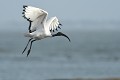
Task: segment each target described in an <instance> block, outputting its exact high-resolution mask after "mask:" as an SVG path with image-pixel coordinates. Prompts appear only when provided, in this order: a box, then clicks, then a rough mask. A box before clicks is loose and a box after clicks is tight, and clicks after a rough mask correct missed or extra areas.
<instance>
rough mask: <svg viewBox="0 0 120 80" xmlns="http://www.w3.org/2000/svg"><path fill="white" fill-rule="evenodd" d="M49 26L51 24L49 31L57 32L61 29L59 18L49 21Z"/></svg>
mask: <svg viewBox="0 0 120 80" xmlns="http://www.w3.org/2000/svg"><path fill="white" fill-rule="evenodd" d="M47 24H49V30H50V31H53V32H54V31H55V30H56V31H57V30H58V29H57V28H60V27H59V25H60V22H59V21H58V18H57V17H52V18H50V19H49V20H48V21H47Z"/></svg>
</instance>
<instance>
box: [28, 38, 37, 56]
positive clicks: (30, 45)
mask: <svg viewBox="0 0 120 80" xmlns="http://www.w3.org/2000/svg"><path fill="white" fill-rule="evenodd" d="M34 41H36V40H32V41H31V43H30V49H29V50H28V53H27V57H28V55H29V54H30V51H31V47H32V43H33V42H34Z"/></svg>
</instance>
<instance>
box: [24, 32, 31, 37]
mask: <svg viewBox="0 0 120 80" xmlns="http://www.w3.org/2000/svg"><path fill="white" fill-rule="evenodd" d="M24 36H25V37H32V35H31V34H30V33H29V32H27V33H24Z"/></svg>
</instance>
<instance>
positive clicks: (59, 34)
mask: <svg viewBox="0 0 120 80" xmlns="http://www.w3.org/2000/svg"><path fill="white" fill-rule="evenodd" d="M55 36H64V37H66V38H67V39H68V40H69V41H70V42H71V40H70V38H69V37H68V36H67V35H65V34H63V33H62V32H58V33H57V34H53V35H52V37H55Z"/></svg>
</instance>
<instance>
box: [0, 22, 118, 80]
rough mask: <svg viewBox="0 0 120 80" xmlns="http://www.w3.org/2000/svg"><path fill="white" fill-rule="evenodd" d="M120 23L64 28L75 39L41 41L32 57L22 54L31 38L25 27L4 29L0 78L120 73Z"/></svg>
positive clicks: (34, 79)
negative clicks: (16, 29) (25, 32)
mask: <svg viewBox="0 0 120 80" xmlns="http://www.w3.org/2000/svg"><path fill="white" fill-rule="evenodd" d="M71 24H72V25H71ZM71 24H70V25H68V24H66V25H65V26H69V27H73V25H75V24H74V23H71ZM14 26H15V25H14ZM17 26H19V25H17ZM79 26H82V27H79ZM103 26H104V27H103ZM119 26H120V24H110V23H109V24H103V25H102V23H101V24H93V23H92V24H86V23H83V24H76V25H75V27H76V28H78V29H77V30H72V29H71V30H69V31H67V30H66V29H65V28H64V29H65V30H64V29H63V30H64V31H63V32H65V33H66V34H67V35H68V36H69V37H70V38H71V41H72V42H71V43H70V42H68V41H67V39H65V38H61V37H57V38H51V39H50V38H49V39H44V40H41V41H37V42H35V43H34V44H33V47H32V51H31V53H30V55H29V57H28V58H27V57H26V52H25V54H23V55H22V54H21V53H22V50H23V49H24V47H25V45H26V43H27V40H28V39H27V38H24V36H23V33H24V32H23V30H18V31H15V30H13V31H10V30H8V31H6V32H3V31H2V30H1V32H0V36H1V39H0V80H46V79H72V78H75V79H77V78H106V77H108V78H112V77H120V35H119V34H120V28H119Z"/></svg>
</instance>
